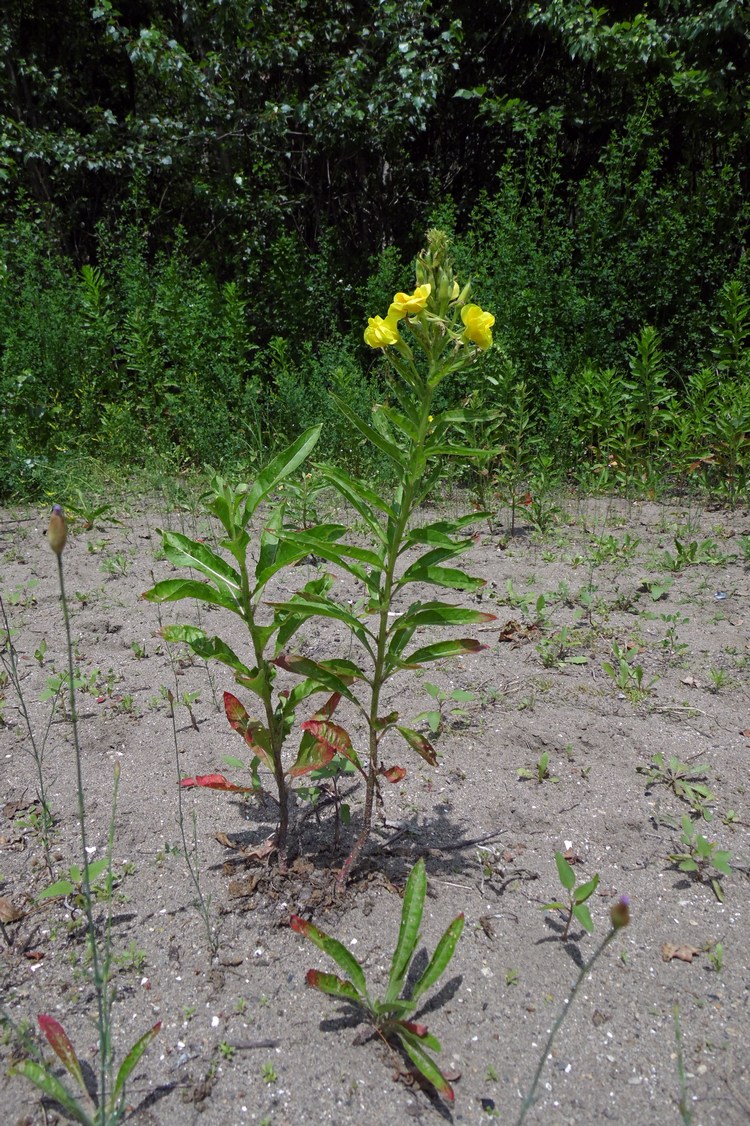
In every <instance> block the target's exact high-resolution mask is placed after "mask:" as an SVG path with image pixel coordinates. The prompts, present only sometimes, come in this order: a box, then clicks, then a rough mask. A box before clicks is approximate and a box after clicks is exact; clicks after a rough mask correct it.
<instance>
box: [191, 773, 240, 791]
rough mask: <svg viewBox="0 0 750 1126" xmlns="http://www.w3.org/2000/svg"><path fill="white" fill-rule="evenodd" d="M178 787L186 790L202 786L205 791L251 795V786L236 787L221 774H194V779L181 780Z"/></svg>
mask: <svg viewBox="0 0 750 1126" xmlns="http://www.w3.org/2000/svg"><path fill="white" fill-rule="evenodd" d="M180 785H181V786H186V787H188V788H190V787H191V786H203V787H204V789H206V790H226V791H227V792H229V793H233V794H251V793H253V787H252V786H238V785H237V784H236V783H235V782H230V781H229V779H228V778H225V777H224V775H223V774H196V776H195V778H182V779H181V780H180Z"/></svg>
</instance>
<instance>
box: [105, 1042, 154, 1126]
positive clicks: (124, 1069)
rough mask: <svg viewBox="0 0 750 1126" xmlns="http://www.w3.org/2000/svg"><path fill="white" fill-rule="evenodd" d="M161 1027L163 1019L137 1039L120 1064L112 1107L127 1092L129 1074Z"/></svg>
mask: <svg viewBox="0 0 750 1126" xmlns="http://www.w3.org/2000/svg"><path fill="white" fill-rule="evenodd" d="M160 1028H161V1021H157V1023H156V1024H155V1025H153V1026H152V1027H151V1028H149V1030H148V1032H144V1034H143V1036H141V1038H140V1039H139V1040H136V1042H135V1044H133V1047H132V1048H131V1049H130V1051H129V1052H128V1054H127V1055H126V1056H125V1059H124V1060H123V1061H122V1063H121V1064H120V1067H119V1069H118V1072H117V1078H116V1079H115V1085H114V1089H113V1091H112V1098H111V1100H110V1107H111V1108H112V1109H114V1108H115V1107H116V1105H117V1103H118V1102H119V1101H120V1099H121V1098H122V1096H123V1094H124V1093H125V1083H126V1081H127V1079H128V1077H129V1075H130V1074H131V1072H132V1071H133V1069H134V1068H135V1067H136V1066H137V1064H138V1061H139V1060H140V1059H141V1056H142V1055H143V1053H144V1052H145V1051H146V1049H147V1048H148V1046H149V1044H150V1043H151V1041H152V1040H153V1039H154V1037H155V1036H156V1035H157V1033H158V1032H159V1029H160Z"/></svg>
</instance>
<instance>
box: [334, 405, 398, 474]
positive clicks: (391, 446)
mask: <svg viewBox="0 0 750 1126" xmlns="http://www.w3.org/2000/svg"><path fill="white" fill-rule="evenodd" d="M331 398H332V399H333V401H334V402H335V404H336V406H337V407H338V408H339V410H340V411H341V413H342V414H343V415H344V417H345V418H347V419H348V420H349V422H351V424H352V426H354V427H355V428H356V429H357V430H359V432H360V434H362V435H363V436H364V437H365V438H366V439H367V441H368V442H371V443H372V445H373V446H377V448H378V449H379V450H380V451H381V453H384V454H385V455H386V457H388V458H390V460H391V461H392V462H394V464H395V465H397V466H398V468H399V469H404V468H405V459H404V455H403V453H402V452H401V450H400V449H399V448H398V446H397V445H395V443H393V442H389V441H388V439H387V438H384V437H383V435H382V434H379V433H378V431H377V430H376V429H375V428H374V427H372V426H370V425H369V423H367V422H365V421H364V419H362V418H360V417H359V415H358V414H357V413H356V411H353V410H352V408H351V407H350V406H349V404H348V403H347V401H346V400H345V399H342V398H341V396H340V395H337V394H335V392H331ZM334 484H335V482H334Z"/></svg>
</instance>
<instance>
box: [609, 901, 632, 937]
mask: <svg viewBox="0 0 750 1126" xmlns="http://www.w3.org/2000/svg"><path fill="white" fill-rule="evenodd" d="M609 917H610V919H611V921H612V926H613V927H614V928H615V930H620V928H621V927H626V926H627V925H628V923H629V922H630V900H629V899H628V897H627V895H621V896H620V898H619V899H618V901H617V903H615V904H614V906H613V907H612V909H611V911H610V912H609Z"/></svg>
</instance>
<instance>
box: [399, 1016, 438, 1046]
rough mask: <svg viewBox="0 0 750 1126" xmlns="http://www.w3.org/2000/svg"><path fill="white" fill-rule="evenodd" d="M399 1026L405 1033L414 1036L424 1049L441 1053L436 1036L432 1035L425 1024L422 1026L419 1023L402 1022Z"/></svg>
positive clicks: (412, 1021)
mask: <svg viewBox="0 0 750 1126" xmlns="http://www.w3.org/2000/svg"><path fill="white" fill-rule="evenodd" d="M400 1025H401V1028H402V1029H404V1028H405V1029H406V1031H407V1032H411V1034H412V1036H416V1037H417V1039H418V1040H419V1042H420V1044H422V1045H424V1047H425V1048H429V1049H430V1050H431V1051H433V1052H440V1051H442V1048H441V1047H440V1041H439V1040H438V1038H437V1036H433V1035H432V1033H431V1032H430V1030H429V1029H428V1027H427V1025H426V1024H422V1023H421V1021H414V1020H402V1021H401V1022H400Z"/></svg>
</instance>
